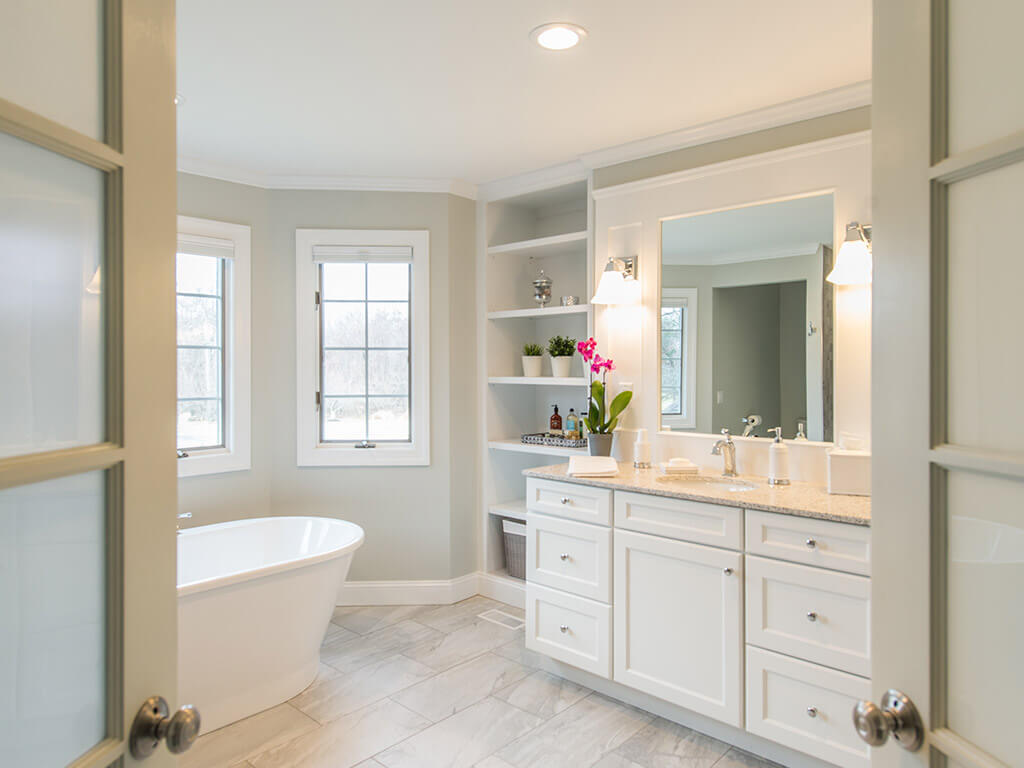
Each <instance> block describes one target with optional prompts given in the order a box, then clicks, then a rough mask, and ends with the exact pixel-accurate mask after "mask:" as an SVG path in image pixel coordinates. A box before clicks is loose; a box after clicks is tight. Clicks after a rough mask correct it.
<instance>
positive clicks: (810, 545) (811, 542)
mask: <svg viewBox="0 0 1024 768" xmlns="http://www.w3.org/2000/svg"><path fill="white" fill-rule="evenodd" d="M804 544H806V545H807V548H808V549H814V548H815V547H817V546H818V542H817V541H816V540H815V539H808V540H807V541H805V542H804Z"/></svg>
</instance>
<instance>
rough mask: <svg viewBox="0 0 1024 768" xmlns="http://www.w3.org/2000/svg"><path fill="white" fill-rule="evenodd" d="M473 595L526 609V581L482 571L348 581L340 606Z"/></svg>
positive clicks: (435, 601)
mask: <svg viewBox="0 0 1024 768" xmlns="http://www.w3.org/2000/svg"><path fill="white" fill-rule="evenodd" d="M474 595H483V596H484V597H489V598H491V599H492V600H497V601H498V602H499V603H505V604H506V605H511V606H514V607H517V608H525V607H526V582H523V584H522V585H519V584H512V583H510V582H509V581H508V579H501V578H498V577H495V576H492V575H491V574H489V573H483V572H481V571H474V572H473V573H467V574H466V575H465V576H459V577H458V578H455V579H440V580H433V581H346V582H345V583H344V584H343V585H342V587H341V589H340V590H339V592H338V605H344V606H349V605H451V604H452V603H457V602H459V601H460V600H465V599H467V598H470V597H473V596H474Z"/></svg>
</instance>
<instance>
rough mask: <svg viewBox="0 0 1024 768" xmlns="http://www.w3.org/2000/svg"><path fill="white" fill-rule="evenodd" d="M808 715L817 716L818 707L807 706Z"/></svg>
mask: <svg viewBox="0 0 1024 768" xmlns="http://www.w3.org/2000/svg"><path fill="white" fill-rule="evenodd" d="M807 716H808V717H817V716H818V710H817V708H816V707H808V708H807Z"/></svg>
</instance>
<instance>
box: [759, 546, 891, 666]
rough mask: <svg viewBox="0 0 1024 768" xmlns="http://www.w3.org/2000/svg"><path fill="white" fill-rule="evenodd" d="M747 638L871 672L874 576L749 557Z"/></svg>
mask: <svg viewBox="0 0 1024 768" xmlns="http://www.w3.org/2000/svg"><path fill="white" fill-rule="evenodd" d="M746 580H747V600H746V606H747V642H748V643H750V644H752V645H757V646H760V647H761V648H768V649H770V650H773V651H780V652H782V653H787V654H789V655H791V656H798V657H800V658H802V659H807V660H808V661H815V662H817V663H819V664H827V665H828V666H830V667H836V668H838V669H843V670H846V671H847V672H852V673H853V674H855V675H863V676H865V677H869V676H870V675H871V655H870V652H869V645H870V637H871V580H870V579H868V578H867V577H866V576H852V575H850V574H847V573H836V572H835V571H826V570H823V569H821V568H812V567H810V566H806V565H794V564H793V563H783V562H780V561H778V560H765V559H764V558H761V557H753V556H751V555H748V556H747V568H746Z"/></svg>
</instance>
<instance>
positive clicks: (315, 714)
mask: <svg viewBox="0 0 1024 768" xmlns="http://www.w3.org/2000/svg"><path fill="white" fill-rule="evenodd" d="M321 666H326V665H321ZM328 669H331V667H328ZM433 674H435V672H434V670H433V669H431V668H430V667H428V666H426V665H424V664H420V663H419V662H418V661H413V660H412V659H410V658H408V657H406V656H400V655H395V656H391V657H389V658H387V659H383V660H381V661H375V662H373V663H372V664H367V665H366V666H365V667H360V668H359V669H357V670H356V671H355V672H350V673H347V674H343V673H341V672H335V673H334V676H333V677H328V678H325V679H323V680H320V681H318V682H316V683H314V684H313V685H311V686H310V687H309V688H307V689H306V690H305V691H303V692H302V693H300V694H299V695H298V696H296V697H295V698H294V699H292V700H291V705H292V706H293V707H295V708H296V709H298V710H301V711H302V712H304V713H305V714H307V715H309V716H310V717H312V718H313V719H314V720H316V721H317V722H320V723H326V722H329V721H331V720H336V719H338V718H339V717H341V716H342V715H347V714H348V713H350V712H355V711H356V710H357V709H362V708H363V707H365V706H368V705H370V704H373V703H374V702H375V701H380V700H381V699H383V698H384V697H386V696H390V695H391V694H393V693H397V692H399V691H401V690H402V689H404V688H408V687H409V686H410V685H414V684H416V683H418V682H420V681H421V680H426V679H427V678H428V677H430V676H431V675H433Z"/></svg>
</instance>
